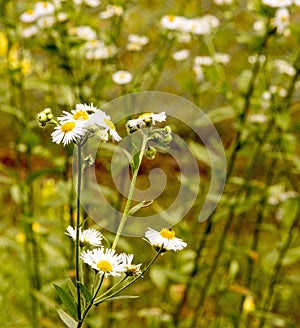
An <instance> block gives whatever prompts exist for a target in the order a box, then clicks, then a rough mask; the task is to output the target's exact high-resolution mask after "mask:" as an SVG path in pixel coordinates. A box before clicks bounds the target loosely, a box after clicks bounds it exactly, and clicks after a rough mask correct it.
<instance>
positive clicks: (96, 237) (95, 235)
mask: <svg viewBox="0 0 300 328" xmlns="http://www.w3.org/2000/svg"><path fill="white" fill-rule="evenodd" d="M65 234H66V235H67V236H69V237H71V238H72V239H73V240H74V241H75V240H76V230H75V229H74V228H73V227H71V226H68V228H67V229H66V232H65ZM102 239H103V236H102V234H101V232H99V231H97V230H95V229H92V228H89V229H87V230H82V229H81V228H79V241H80V244H81V246H87V245H90V246H95V247H99V246H101V245H102Z"/></svg>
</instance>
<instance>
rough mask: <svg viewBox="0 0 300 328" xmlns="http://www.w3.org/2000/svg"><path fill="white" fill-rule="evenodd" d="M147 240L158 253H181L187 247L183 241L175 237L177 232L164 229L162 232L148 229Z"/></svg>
mask: <svg viewBox="0 0 300 328" xmlns="http://www.w3.org/2000/svg"><path fill="white" fill-rule="evenodd" d="M145 237H146V240H147V241H148V242H149V243H150V244H151V245H152V246H153V247H154V248H155V249H156V250H157V251H158V250H161V251H162V252H166V251H170V250H172V251H180V250H182V249H183V248H185V247H186V246H187V243H185V242H184V241H183V240H182V239H179V238H177V237H175V231H174V230H172V229H167V228H163V229H162V230H161V231H156V230H154V229H151V228H148V230H147V231H146V233H145Z"/></svg>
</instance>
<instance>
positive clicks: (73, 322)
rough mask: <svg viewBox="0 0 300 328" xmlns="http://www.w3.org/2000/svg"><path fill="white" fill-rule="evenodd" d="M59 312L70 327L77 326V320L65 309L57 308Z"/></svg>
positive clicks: (74, 327)
mask: <svg viewBox="0 0 300 328" xmlns="http://www.w3.org/2000/svg"><path fill="white" fill-rule="evenodd" d="M57 313H58V315H59V317H60V318H61V320H62V321H63V322H64V323H65V325H66V326H67V327H68V328H76V327H77V322H76V321H75V320H74V319H73V318H71V317H70V316H69V315H68V314H67V313H66V312H65V311H63V310H61V309H57Z"/></svg>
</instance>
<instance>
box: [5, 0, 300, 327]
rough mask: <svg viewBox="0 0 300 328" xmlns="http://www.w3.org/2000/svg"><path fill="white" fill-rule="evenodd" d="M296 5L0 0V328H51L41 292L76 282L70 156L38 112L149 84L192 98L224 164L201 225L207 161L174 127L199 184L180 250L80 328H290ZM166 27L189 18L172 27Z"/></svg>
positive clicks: (49, 298)
mask: <svg viewBox="0 0 300 328" xmlns="http://www.w3.org/2000/svg"><path fill="white" fill-rule="evenodd" d="M299 5H300V3H299V1H294V2H293V1H287V0H284V1H275V0H274V1H271V0H270V1H264V3H262V1H258V0H257V1H256V0H251V1H180V0H176V1H175V0H169V1H157V0H153V1H150V2H147V1H143V0H141V1H134V0H133V1H121V0H120V1H112V2H108V1H104V0H102V1H101V2H100V1H97V0H94V1H92V0H90V1H88V0H85V1H84V0H82V1H80V0H76V1H75V0H74V1H71V0H69V1H62V0H53V1H49V2H47V3H45V2H44V3H39V4H37V1H15V0H10V1H6V0H1V1H0V13H1V16H0V78H1V83H0V94H1V97H0V112H1V120H0V127H1V128H0V131H1V138H0V183H1V194H0V204H1V209H2V214H1V220H0V259H1V265H0V281H1V282H0V322H1V327H3V328H6V327H12V328H15V327H34V328H37V327H45V328H46V327H49V328H50V327H51V328H52V327H54V326H55V327H64V325H63V323H62V322H61V321H60V319H59V317H58V315H57V313H56V307H58V306H60V305H61V301H60V299H59V297H58V295H57V294H56V292H55V289H54V287H53V284H54V283H55V284H62V283H63V281H64V278H65V276H66V275H69V276H70V277H74V272H73V267H74V264H73V243H72V241H70V240H69V239H68V238H67V237H66V236H65V234H64V232H65V229H66V227H67V226H68V225H69V224H71V223H73V218H74V208H75V198H74V193H73V191H72V187H73V186H72V174H71V160H72V146H68V147H65V148H64V147H62V146H61V145H56V144H53V143H52V141H51V137H50V133H51V131H52V130H51V129H50V128H49V129H48V128H45V129H41V128H40V127H39V126H38V124H37V122H36V115H37V114H38V113H39V112H41V111H42V110H43V109H44V108H47V107H50V108H51V109H52V111H53V113H54V114H55V115H60V114H61V112H62V111H63V110H67V111H70V110H71V109H72V108H74V106H75V104H76V103H94V105H95V106H97V107H101V106H102V105H103V104H105V103H107V102H109V101H110V100H112V99H115V98H117V97H119V96H121V95H125V94H128V93H133V92H139V91H150V90H151V91H152V90H156V91H164V92H169V93H172V94H176V95H179V96H181V97H184V98H186V99H188V100H190V101H192V102H193V103H194V104H196V105H197V106H199V107H200V108H201V109H202V110H203V111H204V112H205V113H206V114H207V115H208V117H209V118H210V119H211V121H212V122H213V123H214V124H215V126H216V128H217V130H218V132H219V134H220V137H221V139H222V142H223V145H224V148H225V151H226V156H227V181H226V185H225V190H224V193H223V196H222V199H221V201H220V202H219V204H218V207H217V209H216V210H215V212H214V213H213V214H212V215H211V217H210V219H209V220H206V221H205V222H203V223H199V222H198V216H199V213H200V211H201V204H202V202H203V199H204V197H205V194H206V190H207V188H208V187H209V183H210V161H209V159H208V158H207V153H206V151H205V149H204V147H203V145H202V144H201V143H200V142H199V140H198V139H196V138H195V135H194V134H193V133H192V132H191V131H189V129H188V128H187V127H184V128H183V127H181V126H175V125H174V126H172V129H173V131H174V132H176V133H177V134H178V135H180V136H182V137H183V138H184V139H185V140H186V142H188V144H189V145H190V148H191V150H192V151H193V154H194V156H195V158H196V159H197V161H198V163H199V169H200V173H201V179H202V180H201V188H202V189H201V191H200V192H199V195H198V199H197V201H196V202H195V206H194V207H193V208H192V210H191V211H190V212H189V213H188V215H187V216H186V217H185V218H184V219H183V220H182V221H181V222H180V223H179V224H178V225H176V227H175V230H176V235H178V237H180V238H182V239H183V240H185V241H186V242H187V243H188V247H187V248H186V249H184V250H183V251H181V252H178V253H174V252H172V253H171V252H170V253H167V254H165V255H164V256H163V257H161V258H159V260H158V262H157V263H156V265H155V266H153V267H152V268H151V270H150V272H149V273H148V274H147V275H146V276H145V277H144V278H143V279H142V280H141V281H140V282H139V283H138V284H136V285H134V286H132V287H131V290H130V293H131V294H135V295H140V298H138V299H137V300H118V301H115V302H111V303H107V304H106V305H103V306H102V305H101V306H99V308H96V309H95V311H93V313H92V315H91V316H90V318H89V320H88V323H87V326H86V327H91V328H92V327H95V328H96V327H99V328H100V327H120V328H122V327H127V326H130V327H141V326H143V327H149V328H150V327H151V328H155V327H172V328H173V327H174V328H175V327H178V328H187V327H191V328H192V327H221V328H225V327H238V328H242V327H260V328H261V327H265V328H266V327H291V328H292V327H299V326H300V313H299V304H300V287H299V286H300V263H299V261H300V244H299V238H300V231H299V220H298V218H299V183H298V181H299V174H300V158H299V131H300V124H299V115H300V112H299V110H300V105H299V104H300V103H299V97H300V82H299V74H300V24H299V22H300V7H299ZM36 8H38V9H36ZM34 9H35V10H39V12H38V14H37V15H33V13H32V11H31V10H34ZM279 10H281V12H279ZM168 15H170V16H168ZM178 17H180V18H181V19H182V17H185V18H186V19H192V18H196V17H198V18H199V17H201V18H202V20H200V21H196V22H194V25H193V24H190V23H191V22H189V23H186V21H185V23H184V24H183V25H182V23H180V24H177V23H176V20H178ZM182 21H184V20H182ZM182 21H180V22H182ZM185 24H187V25H185ZM132 34H134V35H138V36H139V37H137V36H132ZM120 70H122V71H124V70H125V71H126V72H125V73H124V72H123V73H119V75H118V74H117V76H116V75H114V73H116V72H118V71H120ZM128 73H129V74H128ZM153 111H154V112H155V108H153ZM108 114H109V113H108ZM167 123H168V121H167ZM116 126H117V128H119V129H120V134H122V133H123V136H124V133H125V129H124V126H121V125H120V126H118V122H116ZM109 145H111V144H110V143H107V144H104V145H103V151H102V152H101V157H99V158H98V159H97V169H98V172H99V175H100V176H101V178H100V179H101V180H100V182H99V183H100V184H102V185H103V186H105V188H106V192H107V195H108V197H110V198H111V199H112V200H113V202H115V205H116V206H118V204H120V202H121V201H122V200H121V199H120V197H119V195H118V193H116V191H115V190H114V186H113V184H112V181H111V180H110V179H109V177H110V159H111V154H112V150H113V147H110V146H109ZM157 166H159V167H162V168H163V169H164V170H165V171H166V172H169V174H171V175H173V177H174V176H175V177H176V174H177V173H176V167H174V163H173V162H172V161H171V160H170V159H169V157H168V154H158V157H157V159H155V160H153V161H146V160H145V161H144V162H143V164H142V170H141V172H142V174H144V175H145V177H147V172H149V170H150V169H151V168H153V167H157ZM162 201H163V200H162ZM165 201H166V203H168V202H169V199H166V200H165ZM90 224H91V225H93V223H92V221H91V222H90ZM105 234H108V236H110V234H109V232H105ZM111 238H113V235H112V236H111ZM120 247H122V249H123V250H126V251H128V252H135V259H137V261H138V263H140V262H146V261H147V260H148V259H149V258H150V256H151V255H152V254H151V249H150V248H149V246H148V245H147V244H146V243H145V241H143V240H141V239H137V238H128V239H126V238H124V239H122V243H121V246H120ZM136 249H138V250H139V253H136V251H135V250H136Z"/></svg>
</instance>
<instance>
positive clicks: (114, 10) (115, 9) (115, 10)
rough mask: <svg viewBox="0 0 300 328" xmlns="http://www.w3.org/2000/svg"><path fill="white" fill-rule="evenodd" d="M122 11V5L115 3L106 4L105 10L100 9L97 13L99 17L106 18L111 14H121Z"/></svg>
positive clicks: (111, 15)
mask: <svg viewBox="0 0 300 328" xmlns="http://www.w3.org/2000/svg"><path fill="white" fill-rule="evenodd" d="M123 13H124V10H123V8H122V7H120V6H117V5H107V6H106V9H105V11H102V12H101V13H100V14H99V18H101V19H108V18H111V17H113V16H122V15H123Z"/></svg>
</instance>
